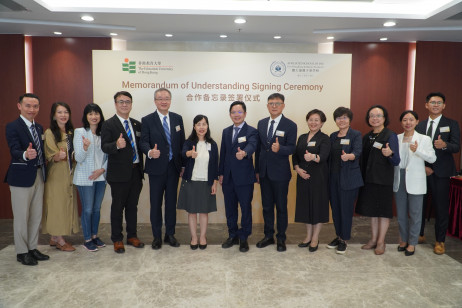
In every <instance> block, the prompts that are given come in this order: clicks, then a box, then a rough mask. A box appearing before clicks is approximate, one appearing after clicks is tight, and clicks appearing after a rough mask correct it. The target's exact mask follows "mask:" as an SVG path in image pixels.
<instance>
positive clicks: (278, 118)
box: [269, 113, 282, 124]
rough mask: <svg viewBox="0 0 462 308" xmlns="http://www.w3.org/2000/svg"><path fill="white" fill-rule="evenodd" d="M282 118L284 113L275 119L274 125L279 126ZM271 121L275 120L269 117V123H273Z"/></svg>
mask: <svg viewBox="0 0 462 308" xmlns="http://www.w3.org/2000/svg"><path fill="white" fill-rule="evenodd" d="M281 118H282V113H281V114H280V115H279V116H278V117H277V118H276V119H274V123H275V124H278V123H279V122H280V121H281ZM271 120H273V119H271V117H269V123H271Z"/></svg>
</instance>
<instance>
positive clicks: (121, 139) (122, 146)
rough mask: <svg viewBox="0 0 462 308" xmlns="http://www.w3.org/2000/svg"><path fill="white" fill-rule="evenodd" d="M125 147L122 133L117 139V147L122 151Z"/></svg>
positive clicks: (125, 143)
mask: <svg viewBox="0 0 462 308" xmlns="http://www.w3.org/2000/svg"><path fill="white" fill-rule="evenodd" d="M126 146H127V142H126V141H125V138H124V136H123V134H122V133H120V136H119V138H118V139H117V147H118V148H119V149H123V148H125V147H126Z"/></svg>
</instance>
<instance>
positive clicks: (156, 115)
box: [154, 110, 171, 142]
mask: <svg viewBox="0 0 462 308" xmlns="http://www.w3.org/2000/svg"><path fill="white" fill-rule="evenodd" d="M154 123H155V125H157V129H158V130H159V131H160V134H161V135H162V137H163V138H164V140H165V142H167V136H166V135H165V131H164V125H163V124H162V121H161V120H160V118H159V113H157V110H156V111H154ZM170 124H171V123H170ZM170 126H171V125H170ZM170 131H171V129H170ZM170 135H171V133H170ZM170 137H171V136H170Z"/></svg>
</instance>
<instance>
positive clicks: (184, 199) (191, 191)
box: [178, 179, 217, 214]
mask: <svg viewBox="0 0 462 308" xmlns="http://www.w3.org/2000/svg"><path fill="white" fill-rule="evenodd" d="M211 189H212V188H211V187H210V185H209V184H208V183H207V182H205V181H188V180H184V179H183V180H182V181H181V186H180V194H179V196H178V209H180V210H185V211H186V212H188V213H202V214H203V213H210V212H216V211H217V197H216V195H212V194H211Z"/></svg>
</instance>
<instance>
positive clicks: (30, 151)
mask: <svg viewBox="0 0 462 308" xmlns="http://www.w3.org/2000/svg"><path fill="white" fill-rule="evenodd" d="M25 156H26V158H27V159H29V160H31V159H35V158H36V157H37V151H36V150H35V149H34V148H32V143H31V142H29V147H28V148H27V149H26V155H25Z"/></svg>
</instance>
